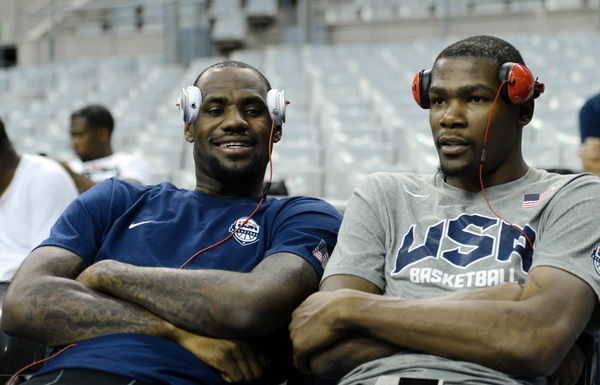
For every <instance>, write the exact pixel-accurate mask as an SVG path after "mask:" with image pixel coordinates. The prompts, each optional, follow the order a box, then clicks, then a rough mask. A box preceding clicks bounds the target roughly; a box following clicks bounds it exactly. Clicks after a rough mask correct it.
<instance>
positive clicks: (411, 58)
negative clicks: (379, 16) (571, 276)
mask: <svg viewBox="0 0 600 385" xmlns="http://www.w3.org/2000/svg"><path fill="white" fill-rule="evenodd" d="M502 37H505V38H507V39H508V40H510V41H511V42H514V43H515V45H516V46H517V47H518V48H519V49H521V50H522V51H523V52H526V53H527V55H526V58H528V63H527V64H528V66H529V67H530V68H531V69H532V71H533V72H534V73H535V75H537V76H539V78H540V80H541V81H543V82H545V83H546V86H547V91H546V93H545V94H544V95H543V96H542V97H541V98H540V99H538V102H537V103H536V112H535V118H534V120H533V121H532V122H531V124H530V125H529V126H528V127H527V128H526V129H525V134H524V135H525V141H524V146H525V156H526V158H527V160H528V161H529V162H530V163H531V164H532V165H535V166H538V167H543V168H568V169H572V170H580V169H581V165H580V162H579V158H578V155H577V152H578V146H579V137H578V122H577V113H578V109H579V107H580V106H581V105H582V103H583V102H584V100H585V99H586V98H587V97H589V96H591V95H592V94H594V93H596V92H600V87H598V86H597V85H598V84H600V72H598V71H596V70H595V66H596V65H597V58H598V57H600V42H598V39H590V38H589V37H588V36H586V35H585V34H582V33H569V34H559V33H557V34H536V35H515V36H510V35H506V36H502ZM451 40H453V39H452V38H448V39H447V40H445V39H436V40H426V39H422V40H417V41H413V42H409V43H402V42H380V43H374V44H329V45H306V46H304V47H302V48H300V47H296V46H291V45H286V46H269V47H267V48H265V49H262V50H240V51H235V52H234V53H233V54H232V55H231V58H232V59H236V60H242V61H245V62H247V63H249V64H252V65H254V66H256V67H258V68H259V69H261V70H262V71H264V73H265V75H266V76H267V77H268V78H269V79H270V80H271V83H272V85H273V87H276V88H282V89H284V90H285V91H286V96H287V98H288V99H289V100H290V101H291V102H292V104H291V105H290V106H289V107H288V119H287V122H286V125H285V127H284V135H283V140H282V142H281V143H279V144H277V145H276V146H275V150H274V154H273V160H274V175H275V178H276V179H285V180H286V184H287V187H288V190H289V191H290V193H292V194H309V195H316V196H321V197H325V198H328V199H331V200H345V199H347V198H348V197H349V195H350V193H351V191H352V188H353V187H354V186H355V185H356V183H358V182H359V181H360V180H361V179H362V178H364V176H366V175H367V174H368V173H370V172H374V171H378V170H390V171H419V172H423V171H425V172H426V171H434V170H435V168H436V166H437V157H436V154H435V151H434V148H433V145H432V143H431V138H430V134H429V125H428V115H427V111H425V110H421V109H420V108H419V107H418V106H417V105H416V104H415V103H414V101H413V100H412V95H411V93H410V85H411V81H412V78H413V76H414V74H415V73H416V72H417V71H418V70H420V69H422V68H426V67H429V66H430V65H431V64H432V62H433V60H434V57H435V54H437V52H439V50H440V49H441V48H442V47H443V46H445V45H446V44H447V43H448V42H450V41H451ZM220 60H223V57H207V58H202V59H195V60H194V61H193V62H192V63H191V64H190V65H189V66H188V67H182V66H178V65H168V64H165V63H164V62H163V60H162V58H160V57H157V56H141V57H140V56H138V57H113V58H108V59H102V60H97V59H88V60H82V61H74V62H66V63H55V64H51V65H45V66H37V67H26V68H20V67H16V68H11V69H4V70H0V116H1V117H2V119H3V120H5V123H6V126H7V128H8V130H9V134H10V135H11V137H12V138H14V141H15V142H16V145H17V146H18V148H19V149H20V150H22V151H30V152H41V153H46V154H48V155H49V156H52V157H55V158H58V159H67V158H70V157H72V156H73V155H72V153H71V151H70V148H69V143H68V121H69V114H70V113H71V112H72V111H73V110H74V109H76V108H78V107H81V106H82V105H84V104H87V103H103V104H105V105H107V106H108V107H109V108H110V109H111V110H112V111H113V112H114V114H115V118H116V122H117V127H116V129H115V138H114V140H115V147H116V148H117V149H124V150H127V151H133V152H139V153H142V154H144V155H145V156H147V157H148V159H149V160H150V161H151V162H152V164H153V165H154V169H155V179H154V181H155V182H160V181H164V180H168V181H173V182H175V183H176V184H178V185H181V186H182V187H191V186H193V182H194V173H193V162H192V159H191V151H190V147H191V146H189V145H187V144H186V142H185V141H184V140H183V137H182V123H181V121H180V116H179V112H178V111H177V109H176V108H175V101H176V99H177V97H178V92H179V89H180V88H182V87H185V86H187V85H189V84H190V83H191V82H192V81H193V80H194V79H195V77H196V76H197V74H198V72H199V71H200V70H202V69H203V68H204V67H206V66H207V65H209V64H212V63H215V62H217V61H220ZM565 69H568V70H565Z"/></svg>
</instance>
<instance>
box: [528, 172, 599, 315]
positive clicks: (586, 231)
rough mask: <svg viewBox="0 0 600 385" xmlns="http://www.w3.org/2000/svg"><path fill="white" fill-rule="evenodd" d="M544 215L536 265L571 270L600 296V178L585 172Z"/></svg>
mask: <svg viewBox="0 0 600 385" xmlns="http://www.w3.org/2000/svg"><path fill="white" fill-rule="evenodd" d="M543 215H544V218H542V221H543V228H542V229H541V231H540V235H539V236H538V239H537V240H536V246H535V252H534V253H535V254H534V263H533V266H532V268H533V267H536V266H552V267H557V268H560V269H562V270H565V271H568V272H569V273H571V274H573V275H575V276H577V277H579V278H580V279H582V280H583V281H585V282H586V283H587V284H588V285H589V286H590V287H591V288H592V289H593V290H594V292H595V293H596V296H597V297H599V298H600V180H599V179H598V178H596V177H594V176H591V175H589V174H582V175H581V176H579V177H578V178H576V179H574V180H573V181H571V182H570V183H569V184H567V185H566V186H565V187H563V188H562V189H561V191H559V192H558V193H557V194H556V196H555V197H554V199H552V201H551V202H549V204H548V206H547V207H546V209H545V211H544V214H543ZM599 321H600V320H598V319H597V320H595V322H599ZM599 325H600V324H599Z"/></svg>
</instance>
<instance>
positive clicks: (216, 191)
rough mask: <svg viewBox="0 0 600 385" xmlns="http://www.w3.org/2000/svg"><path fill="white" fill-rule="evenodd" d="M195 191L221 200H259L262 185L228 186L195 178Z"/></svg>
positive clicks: (260, 183)
mask: <svg viewBox="0 0 600 385" xmlns="http://www.w3.org/2000/svg"><path fill="white" fill-rule="evenodd" d="M195 190H196V191H201V192H203V193H205V194H208V195H213V196H216V197H221V198H259V197H261V196H262V194H263V184H262V182H257V183H246V182H239V183H235V184H229V183H223V182H219V181H216V180H213V179H209V180H206V179H205V178H196V189H195Z"/></svg>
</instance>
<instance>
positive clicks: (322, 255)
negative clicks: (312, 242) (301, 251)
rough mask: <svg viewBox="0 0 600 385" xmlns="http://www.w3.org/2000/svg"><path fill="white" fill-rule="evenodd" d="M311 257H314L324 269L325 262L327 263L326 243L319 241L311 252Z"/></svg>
mask: <svg viewBox="0 0 600 385" xmlns="http://www.w3.org/2000/svg"><path fill="white" fill-rule="evenodd" d="M312 255H314V256H315V258H317V259H318V260H319V262H321V266H323V267H325V265H326V264H327V261H329V251H328V250H327V243H325V241H324V240H322V239H321V241H320V242H319V244H318V245H317V247H315V248H314V250H313V251H312Z"/></svg>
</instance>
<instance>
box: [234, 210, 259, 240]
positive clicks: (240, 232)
mask: <svg viewBox="0 0 600 385" xmlns="http://www.w3.org/2000/svg"><path fill="white" fill-rule="evenodd" d="M242 226H243V227H242ZM240 227H241V228H240ZM236 230H237V231H236ZM234 231H235V234H233V237H234V238H235V240H236V241H238V242H239V244H240V245H242V246H248V245H251V244H253V243H255V242H256V241H258V236H259V234H260V226H259V225H258V223H256V222H254V219H250V220H248V217H241V218H238V219H237V220H236V221H235V222H234V223H232V224H231V226H229V232H230V233H233V232H234Z"/></svg>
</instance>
